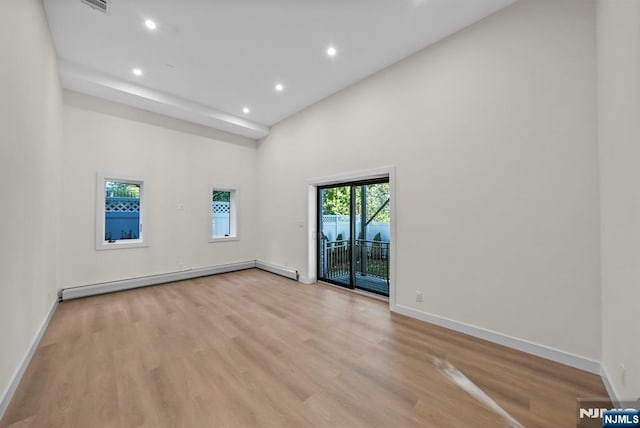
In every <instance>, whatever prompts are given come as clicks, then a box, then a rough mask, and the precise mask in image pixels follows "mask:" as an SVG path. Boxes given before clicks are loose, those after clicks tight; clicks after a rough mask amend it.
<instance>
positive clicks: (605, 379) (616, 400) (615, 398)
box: [600, 364, 622, 407]
mask: <svg viewBox="0 0 640 428" xmlns="http://www.w3.org/2000/svg"><path fill="white" fill-rule="evenodd" d="M600 377H601V378H602V383H604V387H605V388H606V390H607V394H609V399H610V400H611V402H612V403H613V405H614V406H616V407H621V406H622V404H621V400H620V396H619V395H618V392H617V391H616V389H615V387H614V386H613V383H612V382H611V380H610V379H609V372H608V371H607V369H606V368H605V367H604V364H603V365H602V367H601V368H600Z"/></svg>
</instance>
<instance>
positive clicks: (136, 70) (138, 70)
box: [131, 67, 142, 77]
mask: <svg viewBox="0 0 640 428" xmlns="http://www.w3.org/2000/svg"><path fill="white" fill-rule="evenodd" d="M131 72H132V73H133V74H135V75H136V76H138V77H140V76H142V70H140V69H139V68H137V67H136V68H134V69H133V70H131Z"/></svg>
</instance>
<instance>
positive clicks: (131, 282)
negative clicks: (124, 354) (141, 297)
mask: <svg viewBox="0 0 640 428" xmlns="http://www.w3.org/2000/svg"><path fill="white" fill-rule="evenodd" d="M255 267H256V262H255V260H250V261H246V262H240V263H231V264H226V265H218V266H210V267H206V268H199V269H187V270H183V271H178V272H169V273H163V274H158V275H149V276H143V277H139V278H131V279H123V280H120V281H109V282H103V283H99V284H91V285H83V286H80V287H71V288H63V289H62V290H60V300H71V299H79V298H81V297H89V296H95V295H98V294H105V293H113V292H115V291H123V290H130V289H133V288H140V287H147V286H149V285H157V284H164V283H167V282H174V281H182V280H185V279H192V278H199V277H201V276H209V275H215V274H219V273H225V272H235V271H238V270H244V269H251V268H255Z"/></svg>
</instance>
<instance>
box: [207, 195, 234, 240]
mask: <svg viewBox="0 0 640 428" xmlns="http://www.w3.org/2000/svg"><path fill="white" fill-rule="evenodd" d="M213 192H229V210H230V215H229V236H215V235H214V234H213V228H214V226H213V200H212V198H213ZM239 195H240V191H239V190H238V188H237V187H234V186H217V185H215V186H214V185H211V186H209V196H208V198H207V201H208V211H209V216H208V218H209V228H208V229H209V242H229V241H239V240H240V227H239V221H238V219H239V216H238V211H239V206H240V204H239V200H240V197H239Z"/></svg>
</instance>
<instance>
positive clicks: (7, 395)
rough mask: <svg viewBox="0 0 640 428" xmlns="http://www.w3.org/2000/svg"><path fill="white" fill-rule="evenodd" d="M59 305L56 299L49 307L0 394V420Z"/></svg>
mask: <svg viewBox="0 0 640 428" xmlns="http://www.w3.org/2000/svg"><path fill="white" fill-rule="evenodd" d="M57 307H58V301H57V300H55V301H54V302H53V304H52V305H51V308H49V312H48V313H47V316H46V317H45V319H44V321H43V322H42V324H41V325H40V328H39V329H38V331H37V332H36V336H35V337H34V338H33V341H32V342H31V345H29V349H27V353H26V354H25V356H24V357H23V358H22V361H21V362H20V365H19V366H18V368H17V369H16V371H15V373H14V374H13V377H12V378H11V382H9V385H8V386H7V388H6V389H5V390H4V392H3V393H2V395H1V396H0V420H2V417H3V416H4V412H6V411H7V407H9V403H10V402H11V399H12V398H13V394H15V393H16V389H18V385H20V381H21V380H22V376H24V372H25V371H27V367H29V363H30V362H31V358H33V354H35V352H36V349H37V348H38V345H39V344H40V339H42V335H43V334H44V332H45V331H46V330H47V327H48V326H49V321H51V318H52V317H53V314H54V313H55V312H56V308H57Z"/></svg>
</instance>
